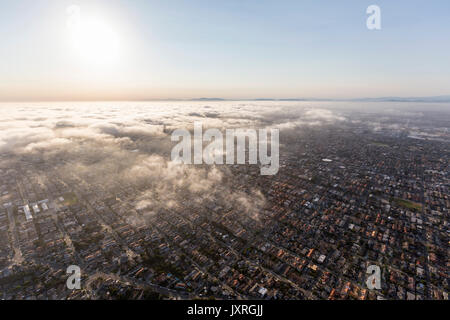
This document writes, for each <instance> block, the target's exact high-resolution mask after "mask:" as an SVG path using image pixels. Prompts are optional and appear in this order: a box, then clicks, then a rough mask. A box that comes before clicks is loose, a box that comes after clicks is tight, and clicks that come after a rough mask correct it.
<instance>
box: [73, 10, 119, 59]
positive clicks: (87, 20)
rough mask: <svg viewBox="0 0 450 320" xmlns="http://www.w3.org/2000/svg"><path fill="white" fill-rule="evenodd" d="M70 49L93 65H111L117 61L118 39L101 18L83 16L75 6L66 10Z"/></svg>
mask: <svg viewBox="0 0 450 320" xmlns="http://www.w3.org/2000/svg"><path fill="white" fill-rule="evenodd" d="M67 12H68V14H69V20H68V24H67V25H68V28H69V31H70V41H71V44H72V47H73V48H74V49H75V50H76V52H77V54H79V56H80V57H81V58H82V59H83V60H85V61H87V62H90V63H92V64H95V65H111V64H112V63H116V62H117V61H118V59H119V49H120V48H119V37H118V35H117V33H116V31H115V30H114V28H113V27H112V25H111V24H110V23H109V22H108V21H105V20H103V19H102V18H101V17H94V16H85V15H84V14H83V15H82V14H81V10H80V8H79V7H77V6H71V7H69V8H68V9H67Z"/></svg>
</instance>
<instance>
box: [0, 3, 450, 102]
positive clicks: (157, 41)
mask: <svg viewBox="0 0 450 320" xmlns="http://www.w3.org/2000/svg"><path fill="white" fill-rule="evenodd" d="M371 4H377V5H379V6H380V7H381V19H382V21H381V23H382V24H381V26H382V29H381V30H372V31H371V30H368V29H367V27H366V19H367V17H368V15H367V14H366V8H367V7H368V6H369V5H371ZM72 5H76V6H78V7H79V8H80V9H81V16H80V17H81V18H80V19H78V20H76V21H77V22H76V24H74V23H73V21H74V20H73V18H74V11H70V12H68V11H67V8H68V7H69V6H72ZM74 25H76V26H77V27H76V28H75V27H74ZM80 26H82V27H81V28H80ZM74 30H75V31H74ZM80 30H81V31H80ZM449 57H450V2H449V1H448V0H442V1H437V0H435V1H433V0H430V1H418V0H417V1H415V0H409V1H406V0H396V1H392V0H389V1H382V0H370V1H365V0H352V1H351V0H342V1H335V0H333V1H312V0H311V1H301V0H295V1H287V0H285V1H282V0H278V1H263V0H239V1H238V0H236V1H234V0H226V1H225V0H222V1H218V0H217V1H211V0H202V1H199V0H184V1H181V0H164V1H162V0H160V1H153V0H85V1H83V0H58V1H55V0H14V1H11V0H0V100H80V99H84V100H86V99H87V100H89V99H104V100H114V99H121V100H140V99H155V98H156V99H158V98H194V97H223V98H236V99H239V98H261V97H274V98H294V97H300V98H301V97H317V98H334V97H335V98H344V97H348V98H354V97H377V96H431V95H448V94H450V58H449Z"/></svg>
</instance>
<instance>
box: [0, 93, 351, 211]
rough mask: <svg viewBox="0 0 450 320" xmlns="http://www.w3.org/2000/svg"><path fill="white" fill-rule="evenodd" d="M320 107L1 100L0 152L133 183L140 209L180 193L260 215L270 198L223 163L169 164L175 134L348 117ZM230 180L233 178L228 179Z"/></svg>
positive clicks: (162, 204)
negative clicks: (235, 179)
mask: <svg viewBox="0 0 450 320" xmlns="http://www.w3.org/2000/svg"><path fill="white" fill-rule="evenodd" d="M345 120H346V119H345V117H343V116H342V115H339V114H338V113H336V112H332V111H330V110H327V109H323V108H311V107H309V106H307V105H305V106H298V105H297V106H296V105H291V104H288V103H285V104H275V103H240V102H220V103H212V104H209V105H204V103H200V102H160V103H76V104H75V103H49V104H43V103H40V104H1V105H0V152H1V153H2V154H8V155H10V156H13V157H14V156H17V157H22V158H23V157H25V158H26V157H30V158H39V159H44V160H45V161H47V162H49V163H54V164H55V167H58V168H59V169H58V170H59V172H60V173H61V174H65V173H68V172H69V173H71V174H72V173H73V174H76V175H77V176H79V177H81V178H82V179H84V180H86V181H94V182H96V183H102V184H103V185H104V186H114V185H117V184H122V183H123V184H127V185H135V186H138V187H140V190H144V191H142V193H141V194H138V195H137V196H136V197H137V198H136V203H135V207H136V209H137V210H139V211H141V212H143V213H145V214H152V213H154V212H156V211H157V210H159V209H161V208H170V207H172V206H174V205H175V204H177V203H179V201H182V200H181V199H183V198H190V199H194V201H197V202H199V203H200V204H201V203H202V201H209V202H212V203H217V204H219V205H222V204H223V205H225V204H230V203H232V204H233V205H235V206H238V207H239V209H240V210H241V211H242V212H243V213H245V214H248V215H250V216H251V217H254V218H256V219H257V216H258V211H259V210H260V209H261V208H262V207H263V206H264V203H265V200H264V197H263V195H262V194H261V193H260V192H259V190H256V189H255V190H251V192H250V194H248V193H243V192H239V191H236V190H234V189H233V185H232V179H225V177H227V176H229V175H231V173H230V171H229V168H228V167H226V166H217V167H215V166H188V165H180V164H175V163H173V162H171V160H170V150H171V148H172V147H173V143H172V142H171V140H170V133H171V132H172V131H173V130H175V129H179V128H186V129H192V126H193V123H194V121H201V122H202V123H203V126H204V128H208V127H210V128H218V129H220V130H225V129H231V128H269V127H271V128H278V129H280V130H282V131H283V130H292V129H293V128H296V127H298V126H310V125H314V126H317V125H322V124H330V123H335V122H341V121H345ZM225 180H227V181H228V182H227V183H225Z"/></svg>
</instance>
